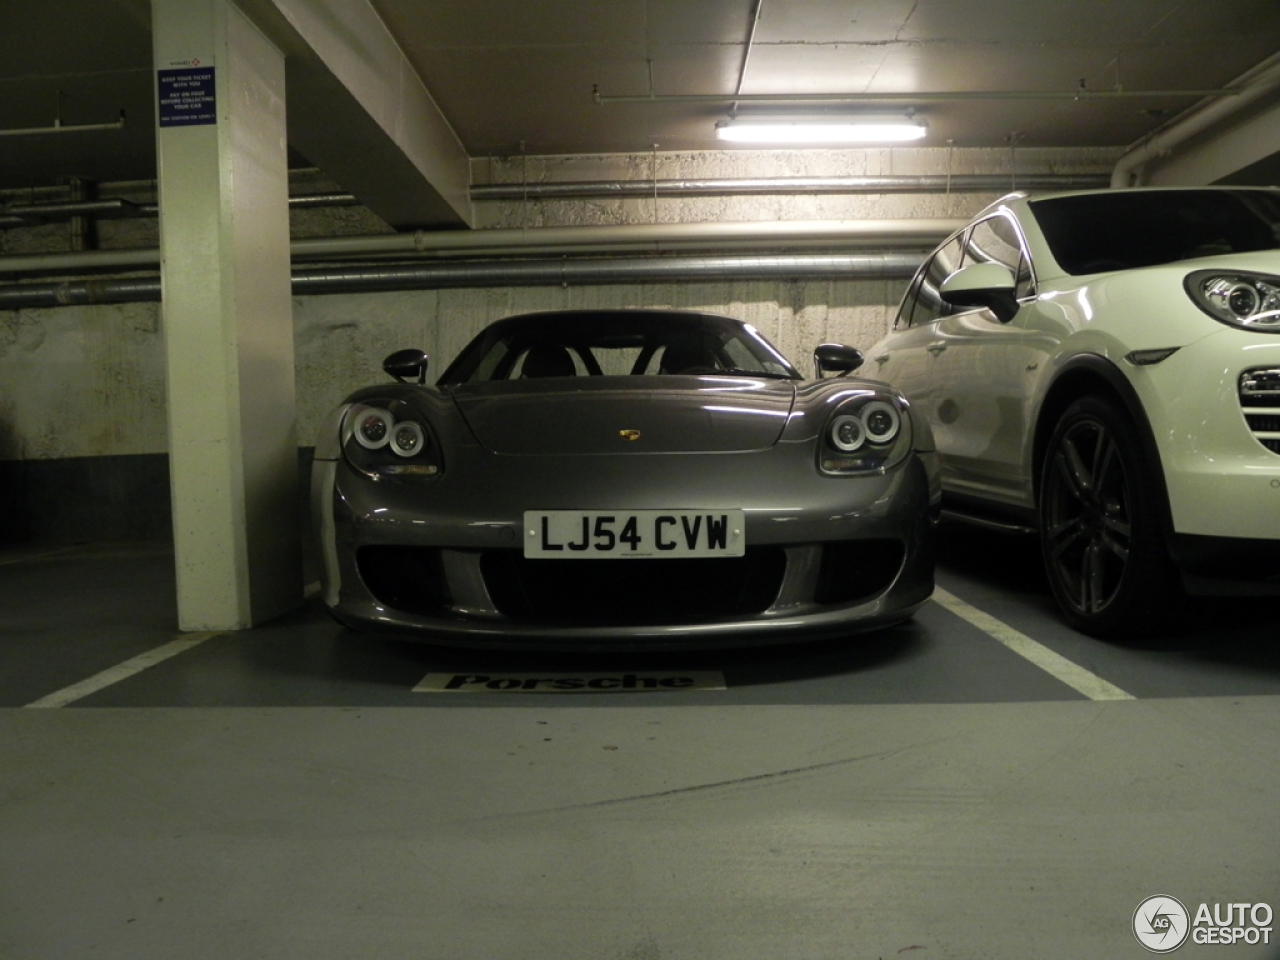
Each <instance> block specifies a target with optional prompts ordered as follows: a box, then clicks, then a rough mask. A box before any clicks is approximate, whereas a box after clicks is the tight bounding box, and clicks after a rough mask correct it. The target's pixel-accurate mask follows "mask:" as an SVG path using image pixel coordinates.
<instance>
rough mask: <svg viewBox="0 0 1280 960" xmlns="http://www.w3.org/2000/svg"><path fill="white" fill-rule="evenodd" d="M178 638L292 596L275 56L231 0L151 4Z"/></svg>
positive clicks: (295, 563) (250, 618)
mask: <svg viewBox="0 0 1280 960" xmlns="http://www.w3.org/2000/svg"><path fill="white" fill-rule="evenodd" d="M151 10H152V26H153V31H154V39H153V45H154V46H153V49H154V54H155V61H156V63H155V67H156V91H157V109H158V116H157V129H156V148H157V160H158V164H159V187H160V190H159V202H160V252H161V282H162V289H163V305H162V318H163V324H164V336H165V351H166V358H167V378H168V402H169V463H170V471H171V481H170V482H171V492H172V501H173V524H174V545H175V550H176V562H177V574H178V625H179V627H180V628H181V629H183V630H229V629H230V630H234V629H242V628H245V627H249V626H253V625H254V624H257V623H261V622H262V621H264V620H268V619H270V618H272V617H274V616H277V615H278V614H280V613H283V612H285V611H286V610H289V609H291V608H293V607H295V606H297V605H298V604H299V603H300V602H301V600H302V562H301V541H300V535H299V509H298V503H297V496H298V468H297V437H296V411H295V399H294V366H293V323H292V316H291V309H292V301H291V296H290V288H289V213H288V189H289V186H288V161H287V157H286V141H285V107H284V92H285V90H284V57H283V55H282V54H281V53H280V51H279V50H278V49H276V48H275V47H274V46H273V45H272V44H271V43H270V42H269V41H268V40H267V39H266V38H265V37H264V36H263V35H262V33H261V32H259V30H258V29H257V28H256V27H255V26H254V25H253V24H252V23H251V22H250V21H249V20H248V19H247V18H246V17H245V16H244V15H243V14H242V13H241V12H240V10H239V9H238V8H237V7H236V6H235V5H234V4H232V3H229V2H227V0H152V3H151Z"/></svg>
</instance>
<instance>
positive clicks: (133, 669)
mask: <svg viewBox="0 0 1280 960" xmlns="http://www.w3.org/2000/svg"><path fill="white" fill-rule="evenodd" d="M225 632H226V631H225V630H218V631H215V632H212V633H188V634H186V635H184V636H181V637H179V638H178V639H176V640H170V641H169V642H168V643H166V644H164V645H162V646H159V647H156V648H155V649H154V650H148V651H147V652H146V653H140V654H138V655H137V656H136V657H133V658H132V659H130V660H126V661H125V662H124V663H118V664H116V665H115V666H114V667H109V668H107V669H106V670H103V671H102V672H101V673H98V674H95V675H94V676H92V677H89V678H87V679H85V680H81V681H80V682H79V683H73V684H72V685H71V686H69V687H63V688H62V689H61V690H58V691H55V692H54V693H51V694H49V695H48V696H47V697H41V698H40V699H39V700H36V701H33V702H32V703H28V704H27V705H26V706H27V707H28V708H37V709H46V708H55V707H65V706H66V705H67V704H69V703H75V701H77V700H82V699H84V698H85V697H87V696H89V694H91V693H97V692H98V691H99V690H102V689H104V688H106V687H109V686H111V685H112V684H113V683H119V682H120V681H121V680H127V679H128V678H129V677H132V676H133V675H134V674H136V673H141V672H142V671H143V670H146V669H147V668H148V667H154V666H155V665H156V664H157V663H163V662H164V661H165V660H168V659H169V658H170V657H176V656H177V655H178V654H180V653H185V652H186V651H188V650H190V649H191V648H192V647H196V646H199V645H200V644H202V643H204V642H205V641H206V640H208V639H210V638H211V637H220V636H222V635H223V634H224V633H225Z"/></svg>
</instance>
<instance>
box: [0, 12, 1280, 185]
mask: <svg viewBox="0 0 1280 960" xmlns="http://www.w3.org/2000/svg"><path fill="white" fill-rule="evenodd" d="M371 3H372V6H373V7H374V9H375V10H376V12H377V13H378V14H379V15H380V16H381V18H382V19H383V21H384V22H385V24H386V26H387V28H388V29H389V31H390V33H391V35H392V36H393V37H394V38H395V40H396V41H397V42H398V43H399V45H400V47H401V49H402V50H403V52H404V56H405V59H406V60H407V61H408V62H409V63H410V64H411V65H412V66H413V67H414V68H415V69H416V70H417V72H418V74H419V76H420V78H421V80H422V82H423V83H424V84H425V86H426V88H427V90H428V91H429V92H430V94H431V95H432V97H433V98H434V99H435V101H436V103H437V104H438V105H439V107H440V110H441V111H442V112H443V114H444V116H445V118H446V119H447V120H448V122H449V124H450V125H451V126H452V127H453V129H454V130H455V131H456V133H457V135H458V138H459V139H460V140H461V142H462V145H463V147H464V148H465V150H466V152H467V153H468V154H469V155H470V156H472V157H484V156H509V155H513V154H516V153H519V152H520V151H521V150H523V151H525V152H527V153H529V154H577V153H607V152H630V151H647V150H650V149H652V148H653V146H654V145H655V144H657V145H658V146H659V149H661V150H703V149H719V148H720V145H719V144H718V143H717V142H716V141H715V139H714V125H715V123H716V121H717V120H720V119H723V118H724V117H725V116H727V114H728V111H729V105H728V104H726V103H684V102H671V101H667V100H664V99H663V98H665V97H670V96H672V95H689V94H716V95H730V94H733V93H735V92H736V91H737V90H738V84H739V82H740V81H741V91H742V92H743V93H744V94H792V95H798V94H805V93H810V94H812V93H927V92H943V91H1000V92H1017V91H1057V92H1067V91H1072V90H1074V89H1076V88H1077V87H1078V86H1079V85H1080V84H1081V82H1083V84H1084V86H1085V88H1086V89H1087V90H1089V91H1096V92H1104V91H1115V90H1116V89H1117V88H1122V89H1123V90H1125V91H1129V92H1137V91H1168V90H1209V89H1218V88H1221V87H1223V86H1224V85H1227V84H1229V83H1230V82H1231V81H1232V80H1234V79H1235V78H1236V77H1238V76H1240V75H1241V74H1243V73H1245V72H1246V71H1248V70H1249V69H1250V68H1252V67H1253V66H1255V65H1256V64H1258V63H1259V62H1261V61H1263V60H1265V59H1266V58H1267V57H1269V56H1271V55H1272V54H1274V53H1276V52H1277V51H1280V4H1277V3H1275V0H1215V2H1214V3H1211V4H1210V3H1205V2H1202V0H1076V2H1070V3H1068V2H1050V0H1043V2H1028V0H966V2H965V3H957V2H955V0H860V2H856V3H855V2H832V0H762V3H761V6H760V10H761V13H760V18H759V21H758V23H757V24H756V28H755V31H754V39H753V42H752V43H751V44H750V49H749V55H748V42H747V41H748V37H749V36H751V35H752V12H753V10H754V9H755V7H756V0H536V2H531V0H371ZM0 11H2V14H0V20H2V21H3V29H0V131H3V130H11V129H15V128H30V127H48V126H51V125H53V124H54V122H55V119H56V120H57V121H58V122H60V123H61V124H63V125H79V124H95V123H104V122H110V121H113V120H115V119H116V118H117V117H118V116H119V114H120V112H121V111H122V110H123V111H125V113H126V116H127V123H126V125H125V127H124V129H122V130H110V131H101V132H84V133H61V134H35V135H24V136H0V189H13V188H26V187H33V186H43V185H53V184H58V183H65V182H66V180H67V178H70V177H79V178H83V179H87V180H97V181H108V180H126V179H149V178H151V177H153V176H154V175H155V149H154V139H155V138H154V130H153V126H154V122H155V121H154V107H153V105H152V99H153V96H152V75H151V61H152V57H151V37H150V9H149V3H148V0H57V2H56V3H50V2H48V0H3V2H2V3H0ZM744 62H745V75H744V74H743V68H744ZM593 89H598V91H599V93H600V94H601V95H602V96H603V97H604V98H606V99H607V98H612V97H624V96H631V95H647V94H649V93H651V92H652V93H653V94H654V95H655V97H656V99H655V100H654V101H652V102H645V103H605V104H599V103H597V102H596V101H595V99H593ZM1198 99H1199V98H1198V97H1196V96H1160V95H1155V94H1153V95H1149V96H1137V97H1124V98H1117V97H1107V98H1097V99H1084V100H1072V99H1064V100H1030V99H1027V100H1006V99H991V100H959V101H954V100H953V101H941V102H931V101H929V100H928V99H927V98H921V99H920V100H918V101H913V102H909V103H907V104H905V106H913V107H914V108H915V109H916V111H917V113H918V115H919V116H921V117H922V118H923V119H925V120H926V121H927V122H928V124H929V126H930V137H929V139H928V140H926V141H924V143H925V145H935V146H945V145H946V143H947V142H948V141H954V144H955V146H957V147H971V146H985V147H990V146H1000V145H1003V144H1005V143H1007V142H1008V140H1009V138H1010V137H1011V136H1013V137H1016V139H1017V142H1018V143H1019V144H1020V145H1021V146H1023V147H1036V146H1053V147H1071V146H1127V145H1129V144H1131V143H1133V142H1134V141H1136V140H1138V139H1139V138H1140V137H1142V136H1143V135H1145V134H1147V133H1148V132H1150V131H1152V130H1154V129H1155V128H1156V127H1158V126H1159V125H1160V123H1161V122H1162V121H1163V120H1165V119H1167V118H1168V117H1169V116H1171V115H1174V114H1177V113H1179V112H1181V111H1183V110H1185V109H1186V108H1188V107H1190V106H1191V105H1193V104H1194V103H1196V102H1197V100H1198ZM744 109H747V108H746V107H744ZM879 109H884V107H883V106H880V107H879ZM298 159H299V160H300V161H302V162H305V158H303V157H299V158H298Z"/></svg>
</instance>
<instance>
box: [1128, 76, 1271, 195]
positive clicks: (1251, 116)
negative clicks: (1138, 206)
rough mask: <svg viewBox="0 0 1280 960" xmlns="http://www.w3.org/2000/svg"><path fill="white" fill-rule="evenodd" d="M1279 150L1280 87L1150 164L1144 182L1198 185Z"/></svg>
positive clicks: (1249, 164) (1240, 168)
mask: <svg viewBox="0 0 1280 960" xmlns="http://www.w3.org/2000/svg"><path fill="white" fill-rule="evenodd" d="M1277 153H1280V91H1277V92H1276V93H1275V95H1274V97H1272V98H1271V99H1269V100H1268V101H1266V102H1258V103H1255V104H1252V105H1251V106H1250V108H1249V109H1248V110H1246V111H1242V112H1241V113H1240V114H1237V115H1235V116H1233V117H1230V118H1229V119H1228V120H1226V121H1225V122H1223V123H1221V124H1220V125H1218V126H1216V127H1214V128H1212V129H1210V130H1207V131H1205V133H1204V134H1202V135H1200V136H1198V137H1197V138H1196V139H1195V140H1193V141H1189V142H1188V143H1185V144H1183V145H1182V146H1181V147H1180V148H1178V149H1177V150H1175V151H1174V152H1173V153H1171V154H1169V155H1168V156H1165V157H1159V158H1156V159H1155V160H1152V161H1151V162H1150V163H1149V164H1148V165H1147V175H1146V177H1145V182H1146V183H1147V184H1150V185H1152V186H1182V185H1188V186H1196V185H1199V184H1206V183H1215V182H1217V181H1219V180H1223V179H1225V178H1229V177H1230V176H1231V175H1232V174H1234V173H1236V172H1238V171H1240V170H1243V169H1244V168H1245V167H1248V166H1251V165H1253V164H1255V163H1258V162H1260V161H1262V160H1265V159H1266V158H1268V157H1271V156H1273V155H1275V154H1277Z"/></svg>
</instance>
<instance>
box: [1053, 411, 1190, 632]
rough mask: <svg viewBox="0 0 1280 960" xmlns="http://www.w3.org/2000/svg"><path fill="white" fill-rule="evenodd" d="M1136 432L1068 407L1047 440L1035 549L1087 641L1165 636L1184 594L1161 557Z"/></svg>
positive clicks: (1124, 423)
mask: <svg viewBox="0 0 1280 960" xmlns="http://www.w3.org/2000/svg"><path fill="white" fill-rule="evenodd" d="M1157 489H1158V486H1157V484H1156V483H1155V482H1154V477H1153V476H1152V471H1151V469H1150V468H1149V466H1148V465H1147V463H1146V462H1145V460H1144V458H1143V455H1142V452H1141V447H1140V444H1139V439H1138V435H1137V431H1136V430H1135V429H1134V427H1133V425H1132V423H1131V422H1130V421H1129V419H1128V418H1127V417H1126V416H1125V415H1124V414H1123V413H1121V412H1120V411H1119V410H1118V409H1117V408H1116V407H1115V406H1114V405H1113V404H1112V403H1110V402H1108V401H1106V400H1104V399H1102V398H1100V397H1084V398H1081V399H1080V400H1077V401H1076V402H1075V403H1073V404H1071V406H1069V407H1068V408H1067V409H1066V411H1065V412H1064V413H1063V414H1062V416H1061V418H1060V419H1059V420H1058V424H1057V426H1056V428H1055V429H1054V431H1053V436H1052V437H1051V438H1050V440H1049V446H1048V449H1047V451H1046V454H1045V459H1044V464H1043V470H1042V472H1041V478H1040V496H1039V511H1040V543H1041V550H1042V553H1043V555H1044V563H1045V570H1046V572H1047V573H1048V577H1049V583H1050V586H1051V587H1052V588H1053V594H1054V598H1055V599H1056V600H1057V602H1058V607H1059V608H1060V609H1061V611H1062V614H1063V616H1064V618H1065V619H1066V621H1067V622H1068V623H1069V624H1070V625H1071V626H1073V627H1074V628H1076V629H1077V630H1079V631H1081V632H1082V633H1087V634H1089V635H1091V636H1095V637H1102V638H1117V639H1119V638H1123V637H1125V636H1133V637H1137V636H1149V635H1151V634H1152V633H1157V632H1159V631H1161V630H1165V629H1167V628H1168V627H1169V626H1170V625H1171V624H1172V622H1173V619H1174V617H1175V616H1176V614H1177V613H1178V611H1179V610H1180V608H1181V605H1182V604H1181V600H1182V591H1181V587H1180V584H1179V581H1178V576H1177V571H1176V570H1175V569H1174V567H1173V564H1172V562H1171V561H1170V559H1169V557H1168V554H1167V553H1166V551H1165V548H1164V543H1163V539H1162V537H1161V531H1160V520H1159V516H1160V515H1159V512H1158V504H1157V502H1156V499H1155V498H1156V496H1157V493H1156V491H1157Z"/></svg>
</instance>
